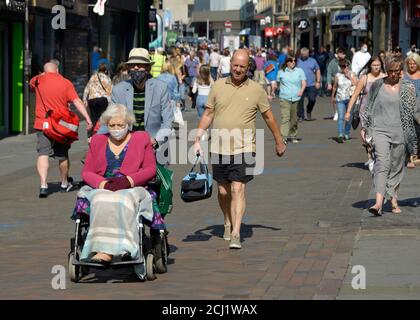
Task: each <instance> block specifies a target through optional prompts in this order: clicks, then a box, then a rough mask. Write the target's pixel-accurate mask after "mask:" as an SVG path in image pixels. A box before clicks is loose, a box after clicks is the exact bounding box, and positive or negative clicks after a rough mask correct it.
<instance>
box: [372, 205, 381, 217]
mask: <svg viewBox="0 0 420 320" xmlns="http://www.w3.org/2000/svg"><path fill="white" fill-rule="evenodd" d="M369 212H370V213H371V214H373V215H374V216H376V217H380V216H382V208H379V209H377V208H375V207H374V206H373V207H370V208H369Z"/></svg>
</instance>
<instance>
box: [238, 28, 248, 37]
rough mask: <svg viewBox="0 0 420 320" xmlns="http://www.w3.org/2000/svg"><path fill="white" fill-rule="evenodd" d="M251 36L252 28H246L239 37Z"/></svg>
mask: <svg viewBox="0 0 420 320" xmlns="http://www.w3.org/2000/svg"><path fill="white" fill-rule="evenodd" d="M250 34H251V28H245V29H242V30H241V32H239V35H241V36H242V35H245V36H249V35H250Z"/></svg>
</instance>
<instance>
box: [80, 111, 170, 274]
mask: <svg viewBox="0 0 420 320" xmlns="http://www.w3.org/2000/svg"><path fill="white" fill-rule="evenodd" d="M100 121H101V123H102V124H103V125H106V126H107V127H108V130H109V133H107V134H97V135H94V136H93V137H92V139H91V141H90V145H89V150H88V152H87V156H86V160H85V165H84V168H83V171H82V178H83V180H84V181H85V183H86V184H87V185H86V186H84V187H83V188H81V190H80V191H79V193H78V199H77V204H76V208H75V213H80V212H84V213H87V214H88V215H89V230H88V233H87V236H86V238H85V241H84V243H83V248H82V250H81V254H80V257H79V260H80V261H85V262H89V263H92V264H97V265H103V266H105V267H106V266H109V265H110V264H111V261H112V259H113V257H115V256H121V257H123V258H124V257H128V258H129V259H130V260H136V259H138V258H139V257H141V256H142V252H141V250H143V248H141V247H140V246H139V243H140V244H141V243H142V242H141V241H142V239H140V238H141V232H140V233H139V228H140V227H142V224H141V221H142V219H145V220H148V221H149V223H150V224H152V223H153V224H160V223H161V224H163V220H162V218H161V217H160V216H159V214H158V215H157V216H156V214H155V215H154V212H153V197H152V196H153V194H152V193H151V192H149V191H148V190H147V189H146V188H145V187H146V186H147V184H148V182H149V181H150V180H152V179H154V177H155V175H156V159H155V154H154V151H153V148H152V145H151V143H150V136H149V134H148V133H147V132H144V131H136V132H133V131H130V130H129V128H131V126H132V124H133V123H134V122H135V117H134V115H133V113H132V112H131V111H130V110H128V109H127V108H126V107H125V106H124V105H120V104H113V105H110V106H109V107H108V108H107V110H106V111H105V112H104V113H103V115H102V116H101V119H100ZM139 234H140V236H139Z"/></svg>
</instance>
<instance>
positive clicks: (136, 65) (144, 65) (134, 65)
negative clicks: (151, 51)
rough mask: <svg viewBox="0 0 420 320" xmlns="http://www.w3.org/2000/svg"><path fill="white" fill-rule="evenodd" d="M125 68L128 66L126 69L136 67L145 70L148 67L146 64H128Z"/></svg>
mask: <svg viewBox="0 0 420 320" xmlns="http://www.w3.org/2000/svg"><path fill="white" fill-rule="evenodd" d="M127 66H128V68H135V67H137V68H146V67H148V66H149V65H148V64H146V63H129V64H127Z"/></svg>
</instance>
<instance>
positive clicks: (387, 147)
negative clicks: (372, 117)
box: [373, 132, 405, 200]
mask: <svg viewBox="0 0 420 320" xmlns="http://www.w3.org/2000/svg"><path fill="white" fill-rule="evenodd" d="M373 147H374V150H375V158H376V159H375V165H374V167H373V181H374V186H375V193H379V194H381V195H383V196H384V197H385V198H386V199H388V200H389V199H390V198H391V197H396V196H397V191H398V187H399V185H400V183H401V181H402V179H403V175H404V174H403V173H404V164H405V145H404V143H400V142H399V141H398V140H395V139H393V137H392V136H391V134H389V133H385V132H374V133H373Z"/></svg>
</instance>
